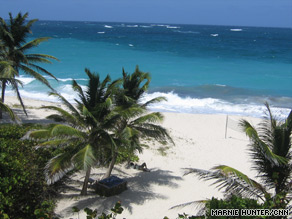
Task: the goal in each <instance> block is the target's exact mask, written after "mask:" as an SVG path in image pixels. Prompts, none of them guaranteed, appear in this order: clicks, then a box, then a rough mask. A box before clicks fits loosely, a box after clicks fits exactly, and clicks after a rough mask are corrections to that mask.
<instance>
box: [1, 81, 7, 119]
mask: <svg viewBox="0 0 292 219" xmlns="http://www.w3.org/2000/svg"><path fill="white" fill-rule="evenodd" d="M6 83H7V81H6V80H3V81H2V92H1V102H2V103H4V97H5V90H6ZM2 118H3V112H2V109H1V108H0V119H2Z"/></svg>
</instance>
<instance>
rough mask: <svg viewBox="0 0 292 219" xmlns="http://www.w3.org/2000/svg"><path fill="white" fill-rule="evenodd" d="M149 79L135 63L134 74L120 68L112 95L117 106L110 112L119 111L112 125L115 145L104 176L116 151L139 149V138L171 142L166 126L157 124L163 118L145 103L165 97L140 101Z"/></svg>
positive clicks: (110, 167)
mask: <svg viewBox="0 0 292 219" xmlns="http://www.w3.org/2000/svg"><path fill="white" fill-rule="evenodd" d="M149 83H150V75H149V73H144V72H142V71H140V70H139V67H138V66H137V67H136V69H135V72H134V73H133V74H127V73H125V71H124V69H123V82H122V88H121V89H120V90H119V92H117V93H116V95H115V103H116V107H115V109H114V111H113V112H115V113H116V114H117V115H119V119H118V123H117V125H116V126H114V137H115V142H116V144H115V146H116V147H115V148H111V153H110V154H111V156H110V160H111V162H110V164H109V168H108V171H107V172H106V174H105V175H104V177H103V178H107V177H109V176H110V175H111V172H112V169H113V167H114V164H115V162H116V158H117V156H118V154H119V152H120V151H121V150H122V151H125V150H126V151H127V153H129V154H133V153H134V152H135V151H138V152H142V149H143V146H145V145H144V144H142V143H141V140H142V139H145V138H147V139H149V138H150V139H153V140H158V141H167V140H168V141H170V142H171V143H173V141H172V139H171V137H170V136H169V134H168V132H167V130H166V129H165V128H163V127H162V126H160V125H158V124H156V123H160V122H162V121H163V115H162V114H161V113H159V112H152V113H149V111H148V109H147V107H148V106H149V105H150V104H151V103H156V102H160V101H163V100H165V98H163V97H157V98H154V99H152V100H150V101H147V102H146V103H141V98H142V97H143V95H144V94H145V93H146V92H147V90H148V87H149Z"/></svg>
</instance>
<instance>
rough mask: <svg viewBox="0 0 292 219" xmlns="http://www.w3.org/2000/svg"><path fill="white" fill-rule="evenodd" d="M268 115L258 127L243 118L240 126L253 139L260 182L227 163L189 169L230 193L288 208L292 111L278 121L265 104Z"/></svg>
mask: <svg viewBox="0 0 292 219" xmlns="http://www.w3.org/2000/svg"><path fill="white" fill-rule="evenodd" d="M266 107H267V110H268V116H267V117H266V118H265V120H264V121H263V122H262V123H261V124H260V126H259V127H258V129H256V128H255V127H253V126H252V125H251V124H250V123H249V122H248V121H246V120H242V121H241V122H240V126H241V127H242V129H243V131H244V132H245V133H246V135H247V136H248V137H249V139H250V142H251V143H250V145H249V146H250V147H249V151H250V155H251V159H252V164H253V169H254V170H256V171H257V176H256V178H257V179H259V180H258V181H256V180H254V179H251V178H250V177H248V176H247V175H245V174H244V173H242V172H240V171H239V170H236V169H234V168H232V167H229V166H226V165H219V166H215V167H213V168H212V169H211V170H201V169H186V170H187V171H186V174H190V173H194V174H196V175H198V176H199V178H200V179H203V180H205V181H208V180H215V182H214V184H215V185H217V187H218V188H219V190H220V189H225V190H224V193H226V194H227V195H239V196H243V197H247V198H254V199H257V200H260V201H262V202H264V203H265V204H266V205H267V207H269V208H286V207H287V206H288V204H289V201H290V200H291V197H292V196H291V195H292V191H291V186H292V164H291V162H292V151H291V134H292V133H291V131H292V110H291V112H290V114H289V115H288V117H287V118H286V120H285V122H279V121H277V120H276V119H275V118H274V117H273V115H272V113H271V110H270V107H269V105H268V104H267V103H266Z"/></svg>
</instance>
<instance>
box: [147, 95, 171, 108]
mask: <svg viewBox="0 0 292 219" xmlns="http://www.w3.org/2000/svg"><path fill="white" fill-rule="evenodd" d="M162 101H167V98H166V97H155V98H153V99H151V100H149V101H147V102H146V103H144V104H143V105H142V106H143V107H147V106H149V105H151V104H154V103H160V102H162Z"/></svg>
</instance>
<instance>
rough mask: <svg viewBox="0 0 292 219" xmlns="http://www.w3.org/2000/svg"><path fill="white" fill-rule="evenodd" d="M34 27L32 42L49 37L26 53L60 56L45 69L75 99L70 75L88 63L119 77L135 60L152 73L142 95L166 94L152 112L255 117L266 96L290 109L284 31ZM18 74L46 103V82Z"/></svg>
mask: <svg viewBox="0 0 292 219" xmlns="http://www.w3.org/2000/svg"><path fill="white" fill-rule="evenodd" d="M32 32H33V35H31V36H30V38H29V39H30V40H31V39H33V38H35V37H47V36H48V37H51V39H50V40H49V41H48V42H45V43H42V44H41V45H40V46H39V47H38V48H36V49H34V50H33V51H30V52H35V53H44V54H50V55H53V56H55V57H57V58H58V59H60V62H54V63H53V64H52V65H44V67H45V68H46V69H47V70H49V71H50V72H52V73H53V74H54V75H55V76H56V77H57V78H58V79H59V82H56V81H54V80H51V79H50V80H49V81H50V83H51V84H52V85H53V87H54V88H55V89H56V90H58V91H59V92H60V93H61V94H63V95H64V96H65V97H66V98H68V99H69V100H73V99H74V98H75V97H76V96H75V95H74V94H73V92H72V89H71V83H72V78H74V79H77V82H78V83H80V84H82V85H86V82H87V78H86V75H85V73H84V68H85V67H87V68H89V69H90V70H92V71H95V72H98V73H99V74H100V75H101V77H105V75H106V74H110V75H111V77H112V79H116V78H118V77H121V75H122V68H124V69H125V71H126V72H129V73H132V72H133V71H134V69H135V66H136V65H139V67H140V69H141V70H142V71H145V72H150V74H151V76H152V81H151V87H150V92H149V94H148V95H146V97H145V99H147V98H151V97H154V96H158V95H163V96H166V97H167V98H168V102H165V103H160V104H158V105H155V106H153V109H155V110H160V111H171V112H186V113H228V114H240V115H252V116H260V115H261V113H262V111H263V108H264V107H263V102H264V101H268V102H269V103H270V104H271V105H272V106H274V107H278V108H279V111H281V113H287V112H288V109H287V108H292V29H289V28H287V29H283V28H266V27H262V28H261V27H230V26H203V25H178V24H141V23H139V24H138V23H103V22H68V21H66V22H65V21H39V22H37V23H35V24H34V25H33V27H32ZM20 79H21V80H23V82H24V84H25V86H24V88H23V90H22V91H21V93H22V95H23V96H26V97H33V98H37V99H44V100H50V98H48V96H47V92H48V89H47V88H46V87H44V86H43V85H41V84H39V83H38V82H37V81H35V80H33V78H30V77H29V76H27V75H21V77H20ZM10 93H11V92H10ZM51 100H52V99H51ZM285 108H286V109H285Z"/></svg>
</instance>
